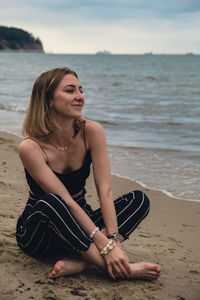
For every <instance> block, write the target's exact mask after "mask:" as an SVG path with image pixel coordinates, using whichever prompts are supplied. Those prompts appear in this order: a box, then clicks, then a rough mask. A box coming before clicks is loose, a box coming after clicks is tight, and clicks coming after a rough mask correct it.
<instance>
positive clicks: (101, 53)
mask: <svg viewBox="0 0 200 300" xmlns="http://www.w3.org/2000/svg"><path fill="white" fill-rule="evenodd" d="M96 55H111V52H110V51H108V50H104V51H97V52H96Z"/></svg>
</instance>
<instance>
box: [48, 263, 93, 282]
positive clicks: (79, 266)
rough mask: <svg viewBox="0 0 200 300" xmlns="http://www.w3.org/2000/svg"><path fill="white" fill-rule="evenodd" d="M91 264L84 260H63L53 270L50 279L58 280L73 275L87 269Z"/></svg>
mask: <svg viewBox="0 0 200 300" xmlns="http://www.w3.org/2000/svg"><path fill="white" fill-rule="evenodd" d="M88 267H89V264H88V263H87V262H85V261H83V260H81V259H80V260H70V259H63V260H59V261H57V263H56V264H55V265H54V267H53V270H52V271H51V272H50V273H49V277H50V278H56V277H59V276H64V275H73V274H77V273H80V272H82V271H84V270H85V269H87V268H88Z"/></svg>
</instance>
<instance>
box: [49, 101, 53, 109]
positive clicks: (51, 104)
mask: <svg viewBox="0 0 200 300" xmlns="http://www.w3.org/2000/svg"><path fill="white" fill-rule="evenodd" d="M49 107H50V108H53V100H50V104H49Z"/></svg>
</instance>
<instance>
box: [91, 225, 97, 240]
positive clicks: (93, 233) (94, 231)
mask: <svg viewBox="0 0 200 300" xmlns="http://www.w3.org/2000/svg"><path fill="white" fill-rule="evenodd" d="M98 230H99V227H96V228H95V229H94V230H93V231H92V233H91V234H90V238H91V239H92V238H93V237H94V235H95V233H96V232H97V231H98Z"/></svg>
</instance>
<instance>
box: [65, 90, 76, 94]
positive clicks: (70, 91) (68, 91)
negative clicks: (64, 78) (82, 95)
mask: <svg viewBox="0 0 200 300" xmlns="http://www.w3.org/2000/svg"><path fill="white" fill-rule="evenodd" d="M73 91H74V90H66V92H67V93H69V94H72V93H73Z"/></svg>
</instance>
